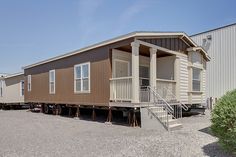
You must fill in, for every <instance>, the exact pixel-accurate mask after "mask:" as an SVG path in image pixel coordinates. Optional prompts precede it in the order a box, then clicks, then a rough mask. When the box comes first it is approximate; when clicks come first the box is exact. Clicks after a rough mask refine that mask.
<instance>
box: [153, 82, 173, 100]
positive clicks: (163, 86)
mask: <svg viewBox="0 0 236 157" xmlns="http://www.w3.org/2000/svg"><path fill="white" fill-rule="evenodd" d="M156 91H157V93H158V94H160V96H161V97H162V98H163V99H165V100H166V101H167V102H171V101H176V97H175V96H174V95H176V81H175V80H166V79H157V86H156Z"/></svg>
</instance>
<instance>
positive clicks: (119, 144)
mask: <svg viewBox="0 0 236 157" xmlns="http://www.w3.org/2000/svg"><path fill="white" fill-rule="evenodd" d="M182 122H183V125H184V127H183V128H182V129H181V130H177V131H172V132H162V133H160V132H156V131H154V130H145V129H140V128H131V127H126V126H119V125H106V124H104V123H99V122H92V121H86V120H79V119H73V118H66V117H60V116H53V115H45V114H42V113H31V112H26V111H25V110H23V111H22V110H21V111H0V137H1V138H0V156H4V157H5V156H9V157H12V156H13V157H18V156H24V157H25V156H27V157H33V156H43V157H54V156H55V157H56V156H57V157H58V156H63V157H65V156H76V157H83V156H96V157H100V156H102V157H106V156H109V157H110V156H114V157H120V156H147V157H151V156H153V157H162V156H163V157H172V156H174V157H178V156H183V157H192V156H193V157H195V156H196V157H201V156H215V157H228V156H230V155H229V154H226V153H224V152H223V151H222V150H221V149H220V147H219V146H218V144H217V138H215V137H213V136H212V135H210V134H209V132H208V127H209V126H210V120H209V113H208V114H207V115H205V116H203V115H198V116H194V117H188V118H183V119H182Z"/></svg>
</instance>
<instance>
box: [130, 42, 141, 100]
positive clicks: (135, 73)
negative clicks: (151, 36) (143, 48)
mask: <svg viewBox="0 0 236 157" xmlns="http://www.w3.org/2000/svg"><path fill="white" fill-rule="evenodd" d="M131 46H132V101H131V102H132V103H139V88H140V87H139V44H138V43H136V42H132V43H131Z"/></svg>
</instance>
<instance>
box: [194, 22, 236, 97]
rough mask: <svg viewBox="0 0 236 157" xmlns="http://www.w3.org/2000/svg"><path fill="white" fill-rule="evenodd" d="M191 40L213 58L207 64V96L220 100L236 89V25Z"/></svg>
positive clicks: (198, 35)
mask: <svg viewBox="0 0 236 157" xmlns="http://www.w3.org/2000/svg"><path fill="white" fill-rule="evenodd" d="M191 38H192V39H193V40H194V41H195V42H196V43H197V44H198V45H200V46H202V47H203V48H204V49H205V50H206V51H207V52H208V54H209V56H210V57H211V61H210V62H209V63H208V64H207V74H206V77H207V79H206V81H207V83H206V84H207V87H206V96H207V97H213V98H219V97H220V96H222V95H224V94H225V93H226V92H227V91H229V90H233V89H236V61H235V60H236V23H234V24H231V25H227V26H224V27H220V28H217V29H213V30H209V31H206V32H202V33H198V34H195V35H193V36H191Z"/></svg>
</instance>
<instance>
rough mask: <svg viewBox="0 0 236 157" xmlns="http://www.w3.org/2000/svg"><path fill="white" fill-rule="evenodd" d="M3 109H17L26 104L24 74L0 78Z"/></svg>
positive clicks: (0, 99) (0, 95) (0, 97)
mask: <svg viewBox="0 0 236 157" xmlns="http://www.w3.org/2000/svg"><path fill="white" fill-rule="evenodd" d="M0 104H1V108H15V107H20V106H21V105H23V104H24V74H23V72H22V73H17V74H11V75H2V76H1V77H0Z"/></svg>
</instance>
